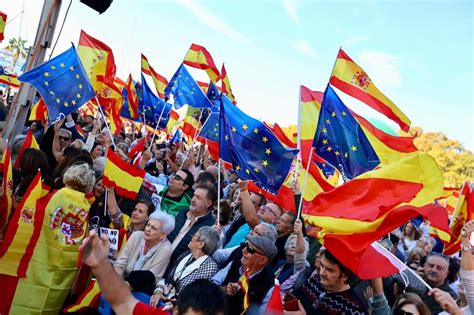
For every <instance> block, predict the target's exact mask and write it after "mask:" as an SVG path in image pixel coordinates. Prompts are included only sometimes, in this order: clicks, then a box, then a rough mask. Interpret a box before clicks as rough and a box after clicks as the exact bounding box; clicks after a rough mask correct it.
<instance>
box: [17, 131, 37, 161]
mask: <svg viewBox="0 0 474 315" xmlns="http://www.w3.org/2000/svg"><path fill="white" fill-rule="evenodd" d="M28 148H33V149H39V145H38V142H36V139H35V136H33V133H32V132H31V129H28V131H27V132H26V137H25V140H24V142H23V144H22V145H21V148H20V152H18V155H17V156H16V160H15V165H14V166H13V168H14V169H18V168H19V167H20V157H21V155H22V154H23V151H25V150H26V149H28Z"/></svg>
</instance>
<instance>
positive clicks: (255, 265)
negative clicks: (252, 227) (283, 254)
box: [214, 234, 277, 315]
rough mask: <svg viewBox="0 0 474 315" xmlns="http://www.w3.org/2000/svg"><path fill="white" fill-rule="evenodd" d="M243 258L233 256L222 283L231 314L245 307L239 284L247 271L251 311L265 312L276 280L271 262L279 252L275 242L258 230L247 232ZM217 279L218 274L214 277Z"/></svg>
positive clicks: (239, 311) (249, 309)
mask: <svg viewBox="0 0 474 315" xmlns="http://www.w3.org/2000/svg"><path fill="white" fill-rule="evenodd" d="M242 254H243V256H242V259H241V260H240V261H238V260H234V261H233V262H232V264H230V266H229V267H228V270H229V271H228V272H227V275H226V277H225V279H224V281H223V282H222V283H221V285H222V289H223V290H224V292H225V294H226V296H227V303H228V304H229V314H231V315H232V314H236V315H237V314H241V313H242V311H243V299H244V293H243V291H242V289H241V287H240V285H239V284H238V282H239V279H240V277H241V276H242V274H243V273H244V271H247V274H248V277H249V284H248V297H249V303H250V305H249V308H248V309H247V313H248V314H257V313H260V314H262V313H263V311H264V310H265V309H266V306H267V303H268V300H269V298H270V296H271V293H272V288H273V285H274V283H275V276H274V274H273V269H272V267H271V266H270V262H271V261H272V260H273V258H274V257H275V255H276V254H277V248H276V246H275V242H274V241H272V240H270V239H269V238H267V237H265V236H260V235H257V234H254V235H247V237H246V242H245V246H244V248H243V250H242ZM214 279H215V278H214Z"/></svg>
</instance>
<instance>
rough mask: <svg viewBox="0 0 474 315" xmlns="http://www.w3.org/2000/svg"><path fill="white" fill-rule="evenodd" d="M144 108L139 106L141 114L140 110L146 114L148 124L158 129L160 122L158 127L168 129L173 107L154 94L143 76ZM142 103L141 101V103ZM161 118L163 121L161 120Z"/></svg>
mask: <svg viewBox="0 0 474 315" xmlns="http://www.w3.org/2000/svg"><path fill="white" fill-rule="evenodd" d="M141 92H142V102H143V104H142V106H140V104H139V106H138V108H139V113H140V109H141V110H142V114H141V115H143V113H144V114H145V119H146V123H147V124H148V125H150V126H152V127H153V128H155V127H156V123H157V122H158V120H160V122H159V125H158V127H159V128H166V124H167V123H168V119H169V116H170V111H171V107H172V105H171V104H170V103H167V102H165V101H163V100H162V99H161V98H159V97H158V96H156V95H155V94H153V92H152V91H151V89H150V87H149V86H148V83H147V82H146V81H145V77H144V76H143V74H142V91H141ZM139 102H140V101H139ZM160 116H161V119H160Z"/></svg>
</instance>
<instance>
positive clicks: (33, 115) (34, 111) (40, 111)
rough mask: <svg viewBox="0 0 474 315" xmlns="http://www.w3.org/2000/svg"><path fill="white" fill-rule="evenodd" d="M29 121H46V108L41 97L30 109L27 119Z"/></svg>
mask: <svg viewBox="0 0 474 315" xmlns="http://www.w3.org/2000/svg"><path fill="white" fill-rule="evenodd" d="M28 120H29V121H33V120H40V121H47V120H48V108H47V107H46V104H45V103H44V100H43V98H42V97H40V99H39V101H38V102H36V104H34V105H33V107H31V112H30V116H29V117H28Z"/></svg>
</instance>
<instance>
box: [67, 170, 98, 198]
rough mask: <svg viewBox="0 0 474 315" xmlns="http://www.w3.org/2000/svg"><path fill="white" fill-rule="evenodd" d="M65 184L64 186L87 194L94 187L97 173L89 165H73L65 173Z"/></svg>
mask: <svg viewBox="0 0 474 315" xmlns="http://www.w3.org/2000/svg"><path fill="white" fill-rule="evenodd" d="M63 182H64V185H66V186H69V187H70V188H72V189H74V190H77V191H80V192H82V193H85V194H86V193H88V192H91V191H92V188H93V187H94V184H95V173H94V171H93V170H92V169H91V168H90V166H89V165H88V164H87V163H83V164H79V165H71V166H70V167H68V168H67V170H66V172H64V176H63Z"/></svg>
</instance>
